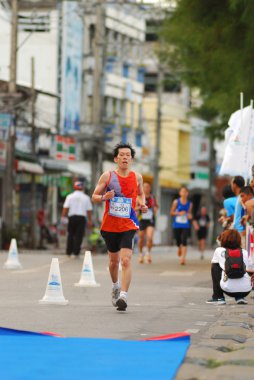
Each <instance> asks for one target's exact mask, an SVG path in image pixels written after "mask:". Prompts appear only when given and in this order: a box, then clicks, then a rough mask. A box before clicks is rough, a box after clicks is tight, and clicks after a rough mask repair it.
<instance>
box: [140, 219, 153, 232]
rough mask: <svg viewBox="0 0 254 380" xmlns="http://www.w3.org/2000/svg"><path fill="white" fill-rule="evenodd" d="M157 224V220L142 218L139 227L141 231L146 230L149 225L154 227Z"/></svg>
mask: <svg viewBox="0 0 254 380" xmlns="http://www.w3.org/2000/svg"><path fill="white" fill-rule="evenodd" d="M154 226H155V221H154V220H153V219H152V220H140V222H139V229H140V231H144V230H146V229H147V227H154Z"/></svg>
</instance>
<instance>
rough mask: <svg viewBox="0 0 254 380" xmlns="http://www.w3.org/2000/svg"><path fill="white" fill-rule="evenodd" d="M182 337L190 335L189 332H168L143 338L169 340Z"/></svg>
mask: <svg viewBox="0 0 254 380" xmlns="http://www.w3.org/2000/svg"><path fill="white" fill-rule="evenodd" d="M184 337H190V334H188V333H185V332H183V333H175V334H168V335H160V336H154V337H152V338H146V339H143V340H170V339H177V338H184Z"/></svg>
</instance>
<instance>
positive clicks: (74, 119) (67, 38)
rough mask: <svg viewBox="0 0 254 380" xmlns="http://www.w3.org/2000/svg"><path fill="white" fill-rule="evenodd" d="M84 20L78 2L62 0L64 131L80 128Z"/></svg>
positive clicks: (62, 117)
mask: <svg viewBox="0 0 254 380" xmlns="http://www.w3.org/2000/svg"><path fill="white" fill-rule="evenodd" d="M82 59H83V22H82V17H81V15H80V14H79V4H78V2H73V1H64V2H63V35H62V102H61V126H60V130H61V133H62V134H73V133H75V132H78V131H80V109H81V91H82Z"/></svg>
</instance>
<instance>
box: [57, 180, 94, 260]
mask: <svg viewBox="0 0 254 380" xmlns="http://www.w3.org/2000/svg"><path fill="white" fill-rule="evenodd" d="M73 188H74V192H73V193H71V194H69V195H67V197H66V199H65V202H64V205H63V211H62V218H66V217H67V216H68V237H67V245H66V254H67V255H68V256H74V257H78V256H79V254H80V250H81V244H82V240H83V237H84V234H85V228H86V223H87V225H88V227H89V228H90V227H92V209H93V207H92V203H91V200H90V198H89V196H88V195H86V194H84V186H83V183H82V182H79V181H76V182H75V183H74V186H73Z"/></svg>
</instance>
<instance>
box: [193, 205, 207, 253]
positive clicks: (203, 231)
mask: <svg viewBox="0 0 254 380" xmlns="http://www.w3.org/2000/svg"><path fill="white" fill-rule="evenodd" d="M209 224H210V218H209V215H208V214H207V209H206V207H204V206H203V207H201V209H200V213H198V214H197V215H196V217H195V218H194V220H193V226H194V229H195V231H196V233H197V238H198V248H199V251H200V259H201V260H203V259H204V252H205V244H206V237H207V232H208V228H209Z"/></svg>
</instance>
